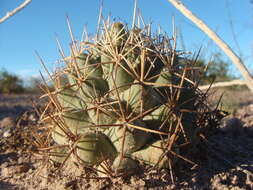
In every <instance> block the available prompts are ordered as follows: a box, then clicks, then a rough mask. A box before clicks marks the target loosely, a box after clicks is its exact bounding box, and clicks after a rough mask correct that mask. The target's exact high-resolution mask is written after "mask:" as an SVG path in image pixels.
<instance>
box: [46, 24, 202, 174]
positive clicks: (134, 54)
mask: <svg viewBox="0 0 253 190" xmlns="http://www.w3.org/2000/svg"><path fill="white" fill-rule="evenodd" d="M169 41H170V39H169V38H167V37H166V36H164V37H163V38H160V36H154V37H153V36H151V35H150V34H149V32H148V29H147V28H144V29H141V28H137V27H135V28H134V29H132V30H128V29H127V27H126V25H124V24H123V23H121V22H115V23H112V24H105V25H104V28H103V33H102V34H101V35H100V36H99V37H98V38H97V39H96V40H93V41H91V42H84V43H83V44H82V45H81V46H80V48H79V50H78V51H77V52H75V51H73V53H72V55H71V56H70V57H68V58H66V61H65V62H66V66H65V67H64V68H63V69H62V70H60V71H58V72H57V73H56V74H55V75H54V84H55V91H54V92H53V93H51V94H50V96H52V98H50V99H51V104H53V105H54V106H53V113H51V116H50V118H53V119H52V124H51V127H52V130H51V137H52V139H53V141H54V143H55V144H56V145H59V146H57V149H55V150H54V151H53V152H52V154H50V158H51V159H52V160H53V161H55V162H60V163H63V162H64V160H66V159H71V160H72V161H73V162H78V163H81V164H83V165H84V166H92V167H97V168H99V170H104V167H102V168H101V166H102V165H103V162H104V161H105V160H109V161H110V163H111V164H112V168H111V170H113V171H114V172H119V173H124V172H128V171H130V170H131V171H132V170H134V169H137V168H138V163H140V162H143V163H145V164H148V165H151V166H158V167H161V168H162V167H165V168H166V167H169V162H170V163H174V162H175V161H176V160H177V159H176V158H175V157H174V158H172V157H171V156H168V152H171V151H173V152H175V153H176V154H180V149H179V145H180V144H184V143H192V142H193V141H195V139H196V138H197V132H196V131H198V130H197V126H196V125H194V120H195V119H196V111H197V106H196V102H197V100H198V98H199V94H198V93H197V87H196V85H195V81H193V80H191V77H192V76H191V75H192V72H191V71H192V68H191V66H190V65H188V64H186V63H183V62H182V60H183V59H182V58H180V56H179V55H177V53H176V51H174V50H173V49H172V48H171V46H170V45H169ZM59 81H60V82H59ZM61 147H62V148H61ZM69 154H71V156H68V155H69Z"/></svg>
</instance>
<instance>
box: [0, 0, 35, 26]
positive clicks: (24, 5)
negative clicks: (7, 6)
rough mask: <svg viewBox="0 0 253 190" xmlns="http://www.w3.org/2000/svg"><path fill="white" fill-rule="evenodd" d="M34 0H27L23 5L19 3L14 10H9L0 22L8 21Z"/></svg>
mask: <svg viewBox="0 0 253 190" xmlns="http://www.w3.org/2000/svg"><path fill="white" fill-rule="evenodd" d="M31 2H32V0H25V1H24V2H23V3H22V4H21V5H19V6H18V7H17V8H16V9H14V10H12V11H11V12H7V13H6V15H5V16H4V17H2V18H1V19H0V24H1V23H3V22H4V21H6V20H7V19H8V18H10V17H11V16H13V15H14V14H16V13H17V12H18V11H20V10H22V9H23V8H25V7H26V6H27V5H28V4H29V3H31Z"/></svg>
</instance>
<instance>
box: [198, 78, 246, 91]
mask: <svg viewBox="0 0 253 190" xmlns="http://www.w3.org/2000/svg"><path fill="white" fill-rule="evenodd" d="M233 85H247V84H246V82H245V81H244V80H232V81H226V82H217V83H214V84H212V86H211V88H215V87H226V86H233ZM209 87H210V84H208V85H203V86H199V87H198V88H199V89H200V90H206V89H208V88H209Z"/></svg>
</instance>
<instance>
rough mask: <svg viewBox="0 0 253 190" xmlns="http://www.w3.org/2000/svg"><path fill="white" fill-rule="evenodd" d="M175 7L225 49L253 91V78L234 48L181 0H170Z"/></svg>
mask: <svg viewBox="0 0 253 190" xmlns="http://www.w3.org/2000/svg"><path fill="white" fill-rule="evenodd" d="M168 1H169V2H170V3H171V4H172V5H173V6H174V7H176V8H177V9H178V10H179V11H180V12H181V13H182V14H183V15H184V16H186V17H187V18H188V19H189V20H191V21H192V22H193V23H194V24H195V25H196V26H198V28H199V29H201V30H202V31H203V32H204V33H205V34H206V35H208V36H209V38H211V39H212V40H213V41H214V42H215V43H216V44H217V45H218V46H219V47H220V48H221V49H222V50H223V51H224V53H226V54H227V56H228V57H229V58H230V59H231V60H232V62H233V63H234V65H235V66H236V67H237V68H238V70H239V71H240V72H241V74H242V75H243V77H244V78H245V79H246V80H245V82H246V84H247V86H248V88H249V89H250V90H251V92H253V79H252V77H251V75H250V73H249V71H248V69H247V68H246V66H245V65H244V64H243V63H242V61H241V59H240V58H239V57H238V56H237V55H236V54H235V52H233V50H232V49H231V48H230V47H229V46H228V45H227V44H226V43H225V42H224V41H223V40H222V39H221V38H220V37H219V36H218V35H217V34H216V33H215V32H213V31H212V30H211V29H210V28H209V27H208V26H207V25H206V24H205V23H204V22H203V21H202V20H200V19H199V18H197V17H196V16H195V15H194V14H193V13H192V12H191V11H189V10H188V9H187V8H186V7H185V6H184V5H183V3H181V2H180V1H179V0H168Z"/></svg>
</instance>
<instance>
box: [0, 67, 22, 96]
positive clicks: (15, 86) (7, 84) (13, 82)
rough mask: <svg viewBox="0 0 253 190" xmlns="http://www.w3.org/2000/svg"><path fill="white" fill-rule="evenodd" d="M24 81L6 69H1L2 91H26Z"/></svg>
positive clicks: (7, 92)
mask: <svg viewBox="0 0 253 190" xmlns="http://www.w3.org/2000/svg"><path fill="white" fill-rule="evenodd" d="M24 91H25V89H24V86H23V81H22V80H21V79H20V78H19V77H18V76H16V75H14V74H11V73H9V72H8V71H6V70H4V69H3V70H1V71H0V93H3V94H10V93H22V92H24Z"/></svg>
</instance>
